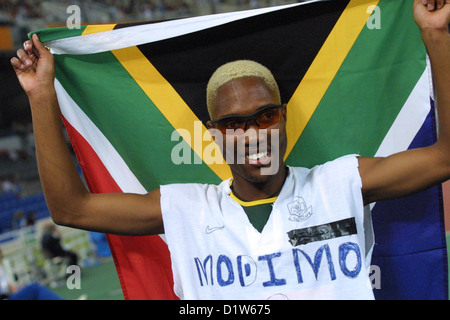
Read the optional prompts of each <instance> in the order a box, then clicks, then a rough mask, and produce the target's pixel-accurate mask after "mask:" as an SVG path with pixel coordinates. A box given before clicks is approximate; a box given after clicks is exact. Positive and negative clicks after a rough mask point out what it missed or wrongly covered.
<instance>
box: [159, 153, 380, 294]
mask: <svg viewBox="0 0 450 320" xmlns="http://www.w3.org/2000/svg"><path fill="white" fill-rule="evenodd" d="M361 186H362V183H361V178H360V175H359V171H358V160H357V158H356V156H354V155H352V156H345V157H341V158H339V159H337V160H334V161H330V162H328V163H326V164H323V165H320V166H316V167H314V168H312V169H306V168H296V167H289V173H288V176H287V178H286V181H285V183H284V185H283V187H282V190H281V192H280V194H279V196H278V198H277V200H276V201H275V203H274V204H273V210H272V213H271V215H270V217H269V219H268V221H267V223H266V225H265V226H264V229H263V230H262V232H261V233H260V232H258V231H257V230H256V229H255V228H254V227H253V225H252V224H251V223H250V221H249V220H248V218H247V216H246V214H245V212H244V210H243V208H242V207H241V206H240V205H239V204H238V203H237V202H236V201H234V200H233V199H232V198H231V197H230V193H231V189H230V183H229V180H226V181H223V182H222V183H221V184H219V185H218V186H216V185H206V184H171V185H166V186H161V208H162V215H163V220H164V228H165V235H166V240H167V244H168V247H169V250H170V254H171V259H172V271H173V276H174V291H175V293H176V294H177V296H178V297H180V298H181V299H231V300H236V299H373V298H374V296H373V293H372V289H371V285H370V282H369V277H368V270H369V267H370V259H371V253H372V246H373V230H372V224H371V220H370V211H369V210H368V208H367V210H365V208H364V205H363V199H362V194H361Z"/></svg>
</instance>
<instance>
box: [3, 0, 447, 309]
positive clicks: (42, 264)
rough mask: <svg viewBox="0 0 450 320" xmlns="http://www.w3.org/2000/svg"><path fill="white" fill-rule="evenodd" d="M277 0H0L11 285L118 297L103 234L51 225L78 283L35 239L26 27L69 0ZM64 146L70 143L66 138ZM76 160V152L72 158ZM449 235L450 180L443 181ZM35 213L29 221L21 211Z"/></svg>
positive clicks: (200, 10) (41, 214) (40, 212)
mask: <svg viewBox="0 0 450 320" xmlns="http://www.w3.org/2000/svg"><path fill="white" fill-rule="evenodd" d="M293 2H297V1H281V0H272V1H271V0H266V1H259V0H125V1H123V0H81V1H59V0H58V1H57V0H0V74H1V78H0V79H1V84H2V85H1V86H0V183H1V186H0V187H1V188H0V249H1V251H2V252H3V255H4V261H3V265H4V267H5V269H6V270H7V272H8V273H9V275H10V277H11V278H12V281H13V282H14V283H15V285H17V286H21V285H24V284H27V283H30V282H34V281H37V282H40V283H42V284H43V285H45V286H47V287H49V288H50V289H51V290H53V291H54V292H55V293H57V294H59V295H60V296H61V297H62V298H64V299H70V300H72V299H78V298H87V299H89V300H121V299H123V294H122V291H121V288H120V283H119V280H118V277H117V274H116V271H115V267H114V263H113V260H112V258H111V253H110V251H109V249H108V247H107V243H106V239H105V237H104V235H102V234H98V233H89V232H85V231H80V230H75V229H70V228H63V227H58V230H59V231H60V233H61V235H62V242H63V245H64V246H65V247H66V248H68V249H71V250H73V251H75V252H76V253H77V254H78V256H79V264H80V267H81V289H72V290H70V289H68V288H67V285H66V268H65V261H57V260H51V259H48V258H46V257H45V256H44V254H43V252H42V250H41V246H40V239H41V237H42V234H43V229H44V226H45V225H46V224H48V223H51V220H50V218H49V212H48V209H47V207H46V205H45V200H44V197H43V194H42V189H41V186H40V183H39V177H38V173H37V168H36V161H35V156H34V141H33V132H32V127H31V115H30V112H29V109H28V101H27V98H26V96H25V95H24V93H23V92H22V90H21V88H20V86H19V84H18V82H17V80H16V78H15V75H14V72H13V70H12V68H11V66H10V63H9V60H10V58H11V57H12V56H14V55H15V50H16V49H17V48H20V47H21V45H22V43H23V41H24V40H26V36H27V33H28V32H30V31H34V30H38V29H43V28H47V27H53V26H65V25H66V21H67V19H68V18H69V17H70V15H71V13H67V7H68V6H69V5H72V4H76V5H78V6H79V8H80V10H81V24H82V25H85V24H97V23H108V22H114V23H119V22H129V21H141V20H154V21H158V20H165V19H174V18H182V17H188V16H197V15H204V14H211V13H220V12H228V11H236V10H245V9H251V8H258V7H267V6H274V5H281V4H286V3H293ZM299 2H301V1H299ZM69 146H70V144H69ZM74 161H75V158H74ZM443 195H444V207H445V218H446V231H447V243H448V244H449V242H450V182H447V183H445V184H444V185H443ZM31 216H34V221H31V222H27V218H28V217H31Z"/></svg>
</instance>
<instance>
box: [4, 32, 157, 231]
mask: <svg viewBox="0 0 450 320" xmlns="http://www.w3.org/2000/svg"><path fill="white" fill-rule="evenodd" d="M33 47H34V50H33ZM34 52H36V53H37V55H36V53H34ZM11 64H12V66H13V67H14V70H15V72H16V75H17V78H18V80H19V82H20V85H21V86H22V88H23V89H24V90H25V92H26V94H27V95H28V99H29V101H30V107H31V114H32V119H33V130H34V136H35V141H36V158H37V164H38V169H39V176H40V179H41V184H42V187H43V190H44V194H45V199H46V202H47V206H48V208H49V210H50V213H51V216H52V218H53V220H54V221H55V222H56V223H57V224H61V225H65V226H71V227H76V228H81V229H86V230H92V231H99V232H105V233H115V234H127V235H144V234H157V233H163V227H162V217H161V207H160V193H159V190H155V191H153V192H150V193H148V194H146V195H137V194H92V193H90V192H89V191H88V190H86V188H85V186H84V184H83V182H82V181H81V178H80V176H79V175H78V172H77V170H76V168H75V165H74V163H73V161H72V157H71V154H70V151H69V149H68V148H67V145H66V143H65V140H64V136H63V132H62V127H61V114H60V110H59V105H58V100H57V97H56V92H55V88H54V78H55V67H54V59H53V55H52V54H51V53H50V52H49V51H48V50H47V49H46V48H45V47H44V46H43V45H42V43H41V42H40V41H39V39H38V37H37V35H33V38H32V41H30V40H29V41H26V42H25V43H24V49H19V50H18V51H17V57H14V58H12V59H11Z"/></svg>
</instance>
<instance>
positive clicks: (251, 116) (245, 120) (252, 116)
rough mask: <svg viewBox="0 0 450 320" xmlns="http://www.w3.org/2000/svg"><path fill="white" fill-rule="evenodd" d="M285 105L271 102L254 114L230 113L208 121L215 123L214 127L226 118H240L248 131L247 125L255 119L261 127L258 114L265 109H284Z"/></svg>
mask: <svg viewBox="0 0 450 320" xmlns="http://www.w3.org/2000/svg"><path fill="white" fill-rule="evenodd" d="M284 107H286V104H285V103H283V104H269V105H267V106H264V107H262V108H260V109H259V110H257V111H256V112H254V113H252V114H249V115H229V116H225V117H223V118H220V119H218V120H214V121H213V120H210V121H208V122H209V123H210V124H212V125H214V127H217V124H218V123H220V122H222V121H224V120H227V119H239V120H240V121H242V122H243V123H244V124H245V126H244V131H246V130H247V127H248V122H249V121H251V120H253V121H254V122H255V124H256V125H257V126H258V127H259V124H258V121H257V120H258V119H257V117H256V115H258V114H262V113H264V111H266V110H269V109H272V108H278V109H282V108H284ZM278 121H280V120H278ZM278 121H277V122H278ZM275 123H276V122H275ZM218 130H220V129H218ZM225 130H231V129H225ZM220 131H222V130H220ZM222 132H223V131H222ZM223 133H225V132H223Z"/></svg>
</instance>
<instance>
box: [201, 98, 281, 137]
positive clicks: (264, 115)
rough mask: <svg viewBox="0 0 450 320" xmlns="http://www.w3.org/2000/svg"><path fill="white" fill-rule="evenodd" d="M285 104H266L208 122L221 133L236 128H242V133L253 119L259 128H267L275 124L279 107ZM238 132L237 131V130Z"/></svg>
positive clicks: (278, 119)
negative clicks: (252, 111) (251, 110)
mask: <svg viewBox="0 0 450 320" xmlns="http://www.w3.org/2000/svg"><path fill="white" fill-rule="evenodd" d="M285 106H286V104H281V105H274V104H271V105H267V106H265V107H262V108H261V109H259V110H258V111H256V112H255V113H252V114H249V115H245V116H244V115H243V116H240V115H230V116H225V117H223V118H221V119H219V120H214V121H209V123H210V124H212V125H214V127H215V128H216V129H218V130H219V131H220V132H222V133H223V134H226V130H228V129H230V130H238V129H242V130H243V131H242V133H243V132H245V131H247V129H248V128H249V123H250V122H251V121H253V122H254V123H255V124H256V126H257V127H258V128H259V129H265V128H268V127H270V126H272V125H274V124H276V123H277V122H278V121H280V119H281V109H282V108H283V107H285ZM237 133H239V131H238V132H237Z"/></svg>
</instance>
